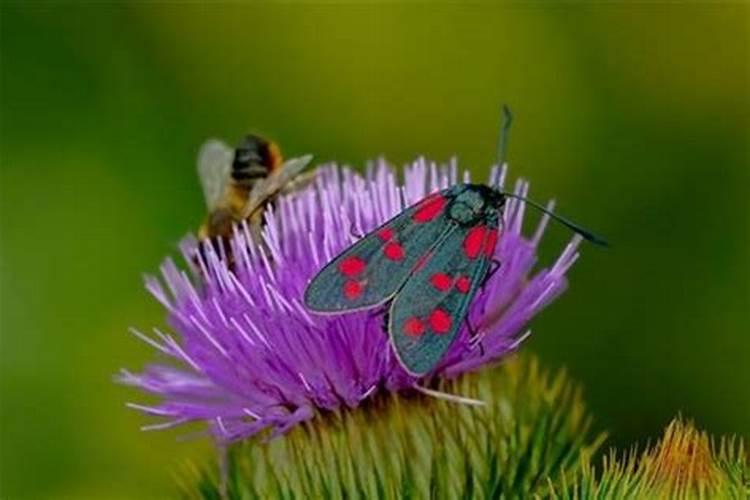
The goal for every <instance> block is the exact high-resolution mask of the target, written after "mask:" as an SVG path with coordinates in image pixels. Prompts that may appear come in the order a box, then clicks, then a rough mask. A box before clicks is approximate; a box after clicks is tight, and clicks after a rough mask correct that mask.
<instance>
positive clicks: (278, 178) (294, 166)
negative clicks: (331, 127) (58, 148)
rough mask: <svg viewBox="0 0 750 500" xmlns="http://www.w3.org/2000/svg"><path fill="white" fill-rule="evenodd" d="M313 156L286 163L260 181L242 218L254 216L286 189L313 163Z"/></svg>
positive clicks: (254, 188) (255, 186) (249, 198)
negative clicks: (272, 198) (269, 200)
mask: <svg viewBox="0 0 750 500" xmlns="http://www.w3.org/2000/svg"><path fill="white" fill-rule="evenodd" d="M312 158H313V157H312V155H305V156H300V157H299V158H292V159H290V160H287V161H285V162H284V164H283V165H282V166H281V167H279V169H278V170H277V171H275V172H273V173H271V175H269V176H268V177H266V178H265V179H259V180H258V181H257V182H256V183H255V185H254V186H253V189H252V190H251V191H250V195H249V196H248V198H247V203H246V204H245V207H244V208H243V209H242V217H243V218H248V217H250V216H251V215H252V214H254V213H255V212H256V211H257V210H258V209H259V208H260V207H262V206H263V204H264V203H266V202H267V201H268V199H269V198H271V197H272V196H274V195H275V194H277V193H278V192H279V191H281V190H282V189H284V188H285V187H286V186H287V185H288V184H289V183H290V182H291V181H292V179H294V178H295V177H296V176H297V175H298V174H299V173H300V172H302V170H303V169H304V168H305V167H306V166H307V165H308V164H309V163H310V162H311V161H312Z"/></svg>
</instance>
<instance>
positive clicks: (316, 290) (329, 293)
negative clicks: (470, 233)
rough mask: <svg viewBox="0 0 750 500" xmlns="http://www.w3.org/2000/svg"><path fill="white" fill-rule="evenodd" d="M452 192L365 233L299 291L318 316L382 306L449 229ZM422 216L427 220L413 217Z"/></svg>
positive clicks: (438, 196) (442, 193) (437, 194)
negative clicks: (302, 290)
mask: <svg viewBox="0 0 750 500" xmlns="http://www.w3.org/2000/svg"><path fill="white" fill-rule="evenodd" d="M454 196H455V188H450V189H447V190H444V191H440V192H437V193H435V194H433V195H430V196H428V197H427V198H425V199H424V200H422V201H420V202H419V203H417V204H416V205H413V206H411V207H409V208H407V209H406V210H404V211H403V212H401V213H400V214H398V215H397V216H395V217H394V218H392V219H391V220H389V221H388V222H386V223H385V224H383V225H382V226H380V227H379V228H377V229H375V230H374V231H372V232H370V233H368V234H367V235H366V236H364V237H363V238H362V239H360V240H359V241H358V242H356V243H355V244H354V245H352V246H351V247H349V248H348V249H346V250H345V251H344V252H343V253H342V254H340V255H339V256H338V257H336V258H335V259H333V260H332V261H331V262H329V263H328V264H327V265H326V266H325V267H323V269H322V270H321V271H320V272H319V273H318V274H317V275H316V276H315V277H314V278H313V280H312V281H311V282H310V284H309V285H308V286H307V289H306V290H305V297H304V300H305V305H306V306H307V307H308V309H310V310H312V311H316V312H319V313H336V312H344V311H357V310H363V309H370V308H372V307H375V306H377V305H379V304H382V303H384V302H386V301H388V300H389V299H390V298H392V297H393V295H394V294H395V293H396V292H397V290H398V289H399V288H400V287H401V286H402V285H403V283H404V282H405V281H406V279H407V278H408V277H409V275H410V274H411V273H412V272H414V270H415V268H416V267H417V266H418V264H419V263H420V260H421V259H424V257H425V256H427V255H428V254H429V252H430V249H431V248H433V247H434V246H435V245H438V244H439V242H440V240H441V239H442V238H444V237H445V235H446V234H447V232H448V231H449V230H450V228H451V227H452V226H451V224H450V223H449V222H448V218H447V217H445V215H444V213H442V212H441V211H440V210H438V209H440V208H441V207H442V209H443V210H444V209H445V206H446V205H447V204H448V201H449V200H450V199H451V198H452V197H454ZM427 212H429V213H428V215H430V216H431V217H430V218H429V220H427V219H428V218H427V217H421V218H420V217H419V214H425V213H427Z"/></svg>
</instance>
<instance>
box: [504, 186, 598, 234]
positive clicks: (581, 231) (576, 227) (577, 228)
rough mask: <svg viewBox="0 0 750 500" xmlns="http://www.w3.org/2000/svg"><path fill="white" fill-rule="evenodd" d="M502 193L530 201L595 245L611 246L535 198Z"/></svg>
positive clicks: (509, 196) (533, 205) (526, 201)
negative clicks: (534, 199) (550, 209)
mask: <svg viewBox="0 0 750 500" xmlns="http://www.w3.org/2000/svg"><path fill="white" fill-rule="evenodd" d="M501 194H502V195H503V196H507V197H508V198H516V199H517V200H521V201H523V202H524V203H528V204H529V205H531V206H532V207H534V208H536V209H537V210H540V211H542V212H544V213H545V214H547V215H549V216H550V217H552V218H553V219H554V220H556V221H557V222H559V223H560V224H562V225H563V226H565V227H567V228H568V229H570V230H571V231H573V232H575V233H578V234H580V235H581V236H583V237H584V239H586V240H588V241H590V242H591V243H594V244H595V245H599V246H603V247H608V246H609V243H608V242H607V240H605V239H604V238H602V237H601V236H597V235H596V234H594V233H592V232H591V231H589V230H588V229H584V228H583V227H581V226H579V225H578V224H576V223H575V222H573V221H571V220H568V219H566V218H565V217H563V216H562V215H557V214H556V213H554V212H551V211H549V210H547V209H546V208H545V207H544V206H542V205H540V204H539V203H537V202H535V201H533V200H530V199H528V198H524V197H523V196H519V195H517V194H514V193H504V192H501Z"/></svg>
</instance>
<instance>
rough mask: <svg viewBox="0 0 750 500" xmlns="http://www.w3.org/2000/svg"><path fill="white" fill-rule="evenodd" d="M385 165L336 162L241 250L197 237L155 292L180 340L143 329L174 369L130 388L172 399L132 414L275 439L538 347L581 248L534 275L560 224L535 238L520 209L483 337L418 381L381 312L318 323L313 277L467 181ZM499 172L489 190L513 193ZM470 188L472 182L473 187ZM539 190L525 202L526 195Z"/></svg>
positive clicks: (509, 225) (432, 167)
mask: <svg viewBox="0 0 750 500" xmlns="http://www.w3.org/2000/svg"><path fill="white" fill-rule="evenodd" d="M398 177H399V176H398V175H397V173H396V171H395V170H394V169H393V168H392V167H391V166H390V165H388V164H387V163H386V162H385V161H379V162H377V163H376V164H374V165H372V166H370V167H369V168H368V169H367V171H366V172H365V174H364V175H361V174H359V173H356V172H354V171H352V170H349V169H348V168H340V167H337V166H335V165H331V166H324V167H320V168H319V169H318V170H317V173H316V177H315V181H314V182H313V183H312V184H311V185H308V186H307V187H305V188H303V189H301V190H299V191H296V192H294V193H291V194H288V195H285V196H282V197H280V198H279V199H277V200H276V202H275V203H274V206H273V207H271V208H269V210H268V211H267V212H266V214H265V225H264V226H263V230H262V232H261V237H260V240H258V238H257V237H255V236H253V235H252V231H251V230H250V228H248V227H246V226H240V227H238V228H236V230H235V234H234V236H233V238H232V239H231V243H230V248H223V247H219V248H214V246H213V245H211V244H209V243H199V242H197V241H195V239H192V238H191V239H188V240H186V241H185V242H184V243H183V245H182V253H183V255H184V258H185V265H184V266H183V267H184V268H185V269H181V268H180V267H178V266H177V264H175V263H174V261H172V260H171V259H167V260H166V261H165V263H164V264H163V265H162V267H161V278H160V279H158V278H155V277H149V278H147V280H146V287H147V288H148V290H149V291H150V292H151V293H152V294H153V295H154V297H156V299H157V300H158V301H159V302H160V303H161V304H162V305H163V306H164V307H165V308H166V309H167V312H168V321H169V325H170V328H171V330H172V333H169V332H165V331H162V330H159V329H155V330H154V331H153V333H152V334H151V335H146V334H144V333H142V332H139V331H137V330H133V332H134V333H135V334H136V335H137V336H139V337H140V338H142V339H143V340H144V341H146V342H148V343H149V344H150V345H152V346H153V347H154V348H155V349H157V350H158V351H160V353H161V354H162V355H163V357H164V359H163V360H160V361H159V362H158V363H155V364H152V365H150V366H148V367H146V368H145V369H144V370H143V371H142V372H140V373H132V372H130V371H126V370H123V372H122V373H121V376H120V380H121V381H122V382H124V383H126V384H129V385H133V386H137V387H140V388H141V389H143V390H145V391H146V392H149V393H152V394H154V395H156V396H158V398H159V402H158V403H156V404H154V405H143V404H135V403H130V404H129V405H130V406H132V407H134V408H136V409H140V410H143V411H144V412H146V413H148V414H151V415H154V416H157V417H161V419H162V420H161V421H159V422H158V423H155V424H153V425H149V426H146V427H145V428H146V429H159V428H167V427H172V426H175V425H178V424H181V423H186V422H191V421H204V422H206V423H207V424H208V426H209V429H210V431H211V432H212V433H213V434H214V436H215V437H216V438H217V439H219V440H221V441H233V440H236V439H240V438H244V437H248V436H252V435H255V434H258V433H259V432H261V431H264V430H270V431H271V433H272V435H278V434H281V433H284V432H286V431H288V430H289V429H291V428H292V427H294V426H295V425H297V424H299V423H301V422H303V421H306V420H309V419H312V418H313V417H314V416H315V415H316V413H318V412H327V411H335V410H340V409H343V408H356V407H357V406H359V405H361V404H362V403H363V402H364V401H366V400H368V398H371V397H373V396H374V395H376V394H377V393H379V392H401V391H410V390H413V389H414V388H415V387H422V386H429V385H430V384H432V383H434V382H435V381H437V380H439V379H442V378H451V377H455V376H457V375H460V374H462V373H465V372H468V371H472V370H476V369H478V368H479V367H481V366H483V365H486V364H488V363H492V362H494V361H496V360H498V359H500V358H502V357H504V356H506V355H508V354H509V353H510V352H512V351H514V350H515V349H516V348H517V347H518V346H519V344H520V343H521V342H522V340H523V339H525V338H526V337H527V336H528V331H527V330H525V328H526V325H527V323H528V322H529V320H530V319H531V318H532V317H533V316H534V315H535V314H537V313H538V312H539V311H540V310H541V309H542V308H544V307H545V306H546V305H547V304H549V303H550V301H552V300H553V299H554V298H555V297H557V296H558V295H559V294H560V293H561V292H562V291H563V290H564V289H565V287H566V280H565V273H566V272H567V271H568V269H569V268H570V266H571V265H572V264H573V262H574V261H575V260H576V258H577V257H578V254H577V252H576V248H577V246H578V244H579V242H580V237H577V236H576V237H574V238H573V240H572V241H571V242H570V243H569V244H568V245H567V246H566V247H565V249H564V250H563V252H562V253H561V255H560V256H559V257H558V259H557V261H556V262H554V263H553V264H552V266H551V267H548V268H545V269H541V270H538V271H536V273H533V272H532V270H533V268H534V266H535V264H536V248H537V245H538V244H539V241H540V239H541V236H542V233H543V232H544V228H545V226H546V224H547V221H548V219H547V217H543V218H542V219H541V221H540V223H539V225H538V226H537V228H536V229H535V230H534V231H533V233H531V235H530V236H524V235H523V234H522V223H523V216H524V204H523V202H521V201H519V200H514V199H512V200H509V201H508V205H507V207H506V209H505V211H504V214H503V216H504V221H503V227H504V232H503V235H502V238H501V239H500V241H498V243H497V245H496V247H495V251H494V256H493V257H494V258H495V259H497V260H499V261H500V262H501V263H502V265H501V267H500V269H499V270H498V271H497V272H496V273H495V274H494V275H493V276H492V278H491V279H490V280H489V281H488V282H487V283H486V284H485V285H484V286H483V287H482V288H481V289H480V290H479V291H478V293H477V294H476V297H475V298H474V300H473V301H472V303H471V307H470V310H469V313H468V318H469V322H470V323H471V324H472V325H474V328H475V329H476V330H477V331H478V333H479V338H480V341H479V342H477V341H476V339H474V340H472V339H471V338H470V335H469V331H468V329H467V328H466V327H465V326H464V327H462V328H461V330H460V331H459V333H458V335H457V337H456V340H455V341H454V342H453V343H452V345H451V346H450V349H449V350H448V351H447V353H446V355H445V356H444V357H443V358H442V360H441V361H440V363H439V364H438V365H437V366H436V367H435V369H434V370H432V371H430V372H429V373H428V374H426V375H425V376H423V377H420V378H415V377H414V376H411V375H409V374H408V373H407V372H406V371H405V370H404V369H403V368H402V367H401V365H400V364H399V362H398V361H397V359H396V357H395V355H394V353H393V350H392V347H391V344H390V341H389V339H388V337H387V335H386V333H385V332H384V331H383V318H382V317H380V316H379V315H377V314H373V312H372V311H363V312H358V313H351V314H345V315H335V316H319V315H315V314H311V313H309V312H308V311H307V310H306V308H305V307H304V305H303V304H302V295H303V291H304V289H305V287H306V285H307V283H308V282H309V280H310V279H311V278H312V276H314V275H315V273H317V272H318V271H319V270H320V269H321V268H322V267H323V266H324V265H325V264H326V263H327V262H329V261H330V260H331V259H332V258H333V257H335V256H336V255H337V254H338V253H339V252H340V251H341V250H343V249H344V248H346V247H347V246H349V245H351V244H352V242H354V241H356V240H357V238H358V237H359V236H358V235H362V234H365V233H367V232H369V231H371V230H372V229H374V228H376V227H378V226H379V225H380V224H382V223H383V222H385V221H386V220H388V219H390V218H391V217H393V216H394V215H396V214H398V213H399V212H401V211H402V210H403V209H404V208H405V207H407V206H410V205H412V204H414V203H415V202H417V201H419V200H420V199H422V198H424V197H425V196H427V195H428V194H430V193H432V192H435V191H437V190H439V189H445V188H448V187H449V186H451V185H454V184H456V183H457V182H458V179H459V171H458V168H457V166H456V164H455V163H452V164H450V165H446V166H441V167H439V166H437V165H436V164H433V163H428V162H427V161H425V160H418V161H416V162H414V163H413V164H411V165H409V166H407V167H406V168H405V169H404V172H403V178H404V181H403V184H401V183H400V182H399V181H398ZM504 177H505V170H504V169H498V168H494V169H493V170H492V171H491V174H490V178H489V181H488V184H490V185H498V186H502V185H503V182H504ZM461 181H462V182H469V181H470V179H469V174H468V172H464V173H463V175H462V176H461ZM528 187H529V186H528V184H527V183H526V182H524V181H518V182H516V184H515V189H514V192H515V193H516V194H518V195H522V196H526V194H527V192H528Z"/></svg>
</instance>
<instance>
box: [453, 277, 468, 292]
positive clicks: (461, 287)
mask: <svg viewBox="0 0 750 500" xmlns="http://www.w3.org/2000/svg"><path fill="white" fill-rule="evenodd" d="M456 290H458V291H459V292H461V293H469V290H471V280H470V279H469V278H467V277H466V276H461V277H460V278H458V279H457V280H456Z"/></svg>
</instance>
